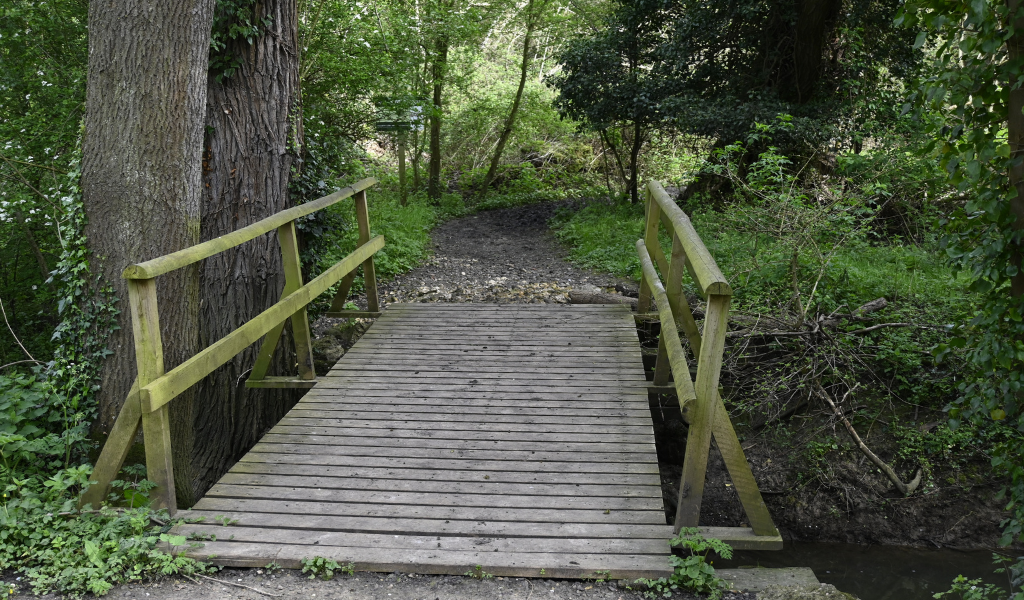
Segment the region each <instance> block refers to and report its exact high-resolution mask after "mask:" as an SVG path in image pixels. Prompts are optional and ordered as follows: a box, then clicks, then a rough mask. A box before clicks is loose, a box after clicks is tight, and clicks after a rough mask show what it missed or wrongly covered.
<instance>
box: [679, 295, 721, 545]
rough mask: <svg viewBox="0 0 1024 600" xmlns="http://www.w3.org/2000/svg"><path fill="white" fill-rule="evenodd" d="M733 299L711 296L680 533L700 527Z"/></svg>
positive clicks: (685, 469)
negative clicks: (686, 528) (726, 335)
mask: <svg viewBox="0 0 1024 600" xmlns="http://www.w3.org/2000/svg"><path fill="white" fill-rule="evenodd" d="M730 299H731V297H730V296H725V295H720V294H709V295H708V306H707V312H706V315H705V317H704V335H703V339H702V343H701V349H700V358H699V359H698V361H697V381H696V383H695V385H694V388H695V392H696V395H697V400H696V402H693V403H692V404H693V406H692V408H691V409H690V411H689V414H690V429H689V433H688V434H687V436H686V455H685V457H684V458H683V476H682V480H681V481H680V482H679V505H678V508H677V510H676V522H675V531H676V532H677V533H678V532H679V530H680V529H681V528H683V527H696V526H697V524H698V522H699V521H700V503H701V496H703V494H704V476H705V473H706V472H707V468H708V453H709V452H710V450H711V434H712V428H713V427H714V423H715V413H716V412H717V411H718V404H719V402H718V379H719V375H720V374H721V370H722V355H723V353H724V352H725V333H726V329H727V328H728V317H729V301H730Z"/></svg>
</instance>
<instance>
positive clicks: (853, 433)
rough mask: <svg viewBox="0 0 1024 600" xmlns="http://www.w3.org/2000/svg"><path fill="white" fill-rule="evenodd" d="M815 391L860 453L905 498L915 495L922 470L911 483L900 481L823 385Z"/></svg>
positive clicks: (818, 384) (818, 386)
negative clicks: (869, 446) (862, 438)
mask: <svg viewBox="0 0 1024 600" xmlns="http://www.w3.org/2000/svg"><path fill="white" fill-rule="evenodd" d="M855 389H857V386H854V387H852V388H850V389H849V390H847V392H846V394H844V395H843V400H846V397H847V396H849V395H850V393H851V392H853V390H855ZM814 391H815V392H816V393H817V394H818V396H819V397H821V399H822V400H824V401H825V402H826V403H828V405H829V406H830V407H831V408H832V412H833V413H835V415H836V417H838V418H839V420H840V421H842V422H843V425H845V426H846V431H848V432H850V437H852V438H853V441H854V442H856V443H857V447H858V448H860V451H861V452H863V453H864V455H865V456H867V457H868V459H869V460H870V461H871V462H873V463H875V466H877V467H878V468H879V469H881V470H882V472H883V473H885V475H886V477H888V478H889V481H891V482H892V483H893V485H895V486H896V489H897V490H899V491H900V493H901V494H903V495H904V496H909V495H911V494H913V493H914V490H916V489H917V486H919V485H921V475H922V470H921V468H920V467H918V468H917V473H916V474H915V475H914V479H912V480H911V481H910V483H903V480H902V479H900V477H899V475H897V474H896V471H894V470H893V469H892V467H890V466H889V465H888V464H886V463H885V461H884V460H882V459H881V458H878V455H877V454H875V453H874V452H872V451H871V448H868V447H867V444H865V443H864V441H863V440H861V439H860V436H859V435H857V430H856V429H854V428H853V424H852V423H850V420H849V419H847V418H846V415H845V414H844V413H843V411H841V410H839V407H838V406H837V405H836V403H835V402H834V401H833V400H832V397H831V396H829V395H828V392H826V391H825V388H823V387H822V386H821V383H819V382H814ZM843 400H840V401H839V403H840V404H841V403H842V402H843Z"/></svg>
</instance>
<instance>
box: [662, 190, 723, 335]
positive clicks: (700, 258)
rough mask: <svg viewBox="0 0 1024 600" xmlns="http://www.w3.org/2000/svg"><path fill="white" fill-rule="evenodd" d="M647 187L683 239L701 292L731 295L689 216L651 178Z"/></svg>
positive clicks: (705, 294) (704, 293)
mask: <svg viewBox="0 0 1024 600" xmlns="http://www.w3.org/2000/svg"><path fill="white" fill-rule="evenodd" d="M647 187H648V189H649V190H650V192H651V199H652V200H653V201H654V203H657V205H658V207H659V208H660V209H661V211H662V212H664V213H665V215H666V216H667V217H668V218H669V220H670V221H671V222H672V228H673V230H674V232H675V234H676V235H678V236H679V239H680V240H681V241H682V243H683V250H684V251H685V252H686V256H687V257H688V259H689V260H688V262H689V264H690V266H691V267H692V268H693V271H694V276H695V279H696V283H697V285H698V286H700V289H701V290H702V291H703V295H704V296H705V297H708V296H710V295H724V296H729V295H732V288H731V287H729V283H728V281H726V279H725V276H724V275H722V272H721V271H720V270H719V268H718V264H717V263H715V259H714V257H712V256H711V252H709V251H708V249H707V247H706V246H705V245H704V242H702V241H701V239H700V236H699V235H697V231H696V230H695V229H694V228H693V223H691V222H690V218H689V217H687V216H686V213H684V212H683V210H682V209H681V208H679V207H678V206H677V205H676V203H675V202H674V201H673V200H672V198H670V197H669V195H668V193H667V192H666V191H665V188H663V187H661V184H660V183H658V182H657V181H655V180H653V179H652V180H650V181H648V182H647ZM648 245H650V244H648ZM705 335H706V334H705Z"/></svg>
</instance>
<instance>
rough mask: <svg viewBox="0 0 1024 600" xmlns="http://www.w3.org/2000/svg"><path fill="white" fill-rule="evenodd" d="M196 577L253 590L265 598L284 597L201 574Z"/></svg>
mask: <svg viewBox="0 0 1024 600" xmlns="http://www.w3.org/2000/svg"><path fill="white" fill-rule="evenodd" d="M195 576H196V577H202V578H203V579H209V580H210V581H216V582H217V583H223V584H224V585H233V586H235V587H240V588H245V589H247V590H252V591H254V592H256V593H257V594H263V595H264V596H273V597H274V598H280V597H281V596H282V595H281V594H271V593H270V592H264V591H263V590H259V589H256V588H254V587H249V586H247V585H242V584H240V583H235V582H234V581H223V580H221V579H214V578H213V577H207V576H206V575H200V574H199V573H196V574H195Z"/></svg>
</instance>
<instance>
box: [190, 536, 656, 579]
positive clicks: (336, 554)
mask: <svg viewBox="0 0 1024 600" xmlns="http://www.w3.org/2000/svg"><path fill="white" fill-rule="evenodd" d="M182 550H185V553H186V555H188V556H192V557H194V558H197V559H200V560H210V561H212V562H214V563H216V564H219V565H224V566H233V567H262V566H265V565H266V564H267V563H268V562H275V563H277V564H279V565H281V566H282V567H284V568H292V569H298V568H300V567H301V566H302V565H301V563H302V560H303V559H305V558H309V557H310V556H309V553H310V548H309V547H308V546H293V545H284V544H280V543H277V542H273V543H265V544H257V543H244V544H243V543H230V542H204V546H203V548H201V549H187V550H186V547H181V548H178V549H175V550H174V551H182ZM315 555H317V556H320V555H325V556H324V557H325V558H330V559H332V560H335V561H336V562H339V563H341V564H346V563H353V565H354V567H355V568H356V569H357V570H359V571H381V572H395V571H402V572H413V573H433V574H447V575H464V574H465V573H467V572H473V571H474V570H475V569H476V568H477V567H479V568H480V569H481V570H483V571H484V572H486V573H489V574H491V575H495V576H499V577H547V578H552V577H557V578H577V579H578V578H582V577H588V576H589V577H596V575H595V573H597V572H598V571H600V572H602V573H605V572H607V573H606V576H607V577H609V578H613V579H637V578H640V577H646V578H655V579H656V578H658V577H666V576H668V575H670V574H671V572H672V571H671V569H670V568H669V567H668V566H667V565H668V559H667V557H666V556H648V555H627V554H560V553H551V554H543V553H534V554H517V553H509V552H505V553H496V552H494V551H490V552H486V551H485V552H479V551H478V552H458V551H453V552H445V551H443V550H437V549H434V550H407V551H404V552H402V553H394V552H389V551H388V550H387V549H364V548H343V547H337V546H328V547H325V548H319V547H318V548H317V550H316V552H315ZM253 556H258V557H259V558H255V559H254V558H252V557H253Z"/></svg>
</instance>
